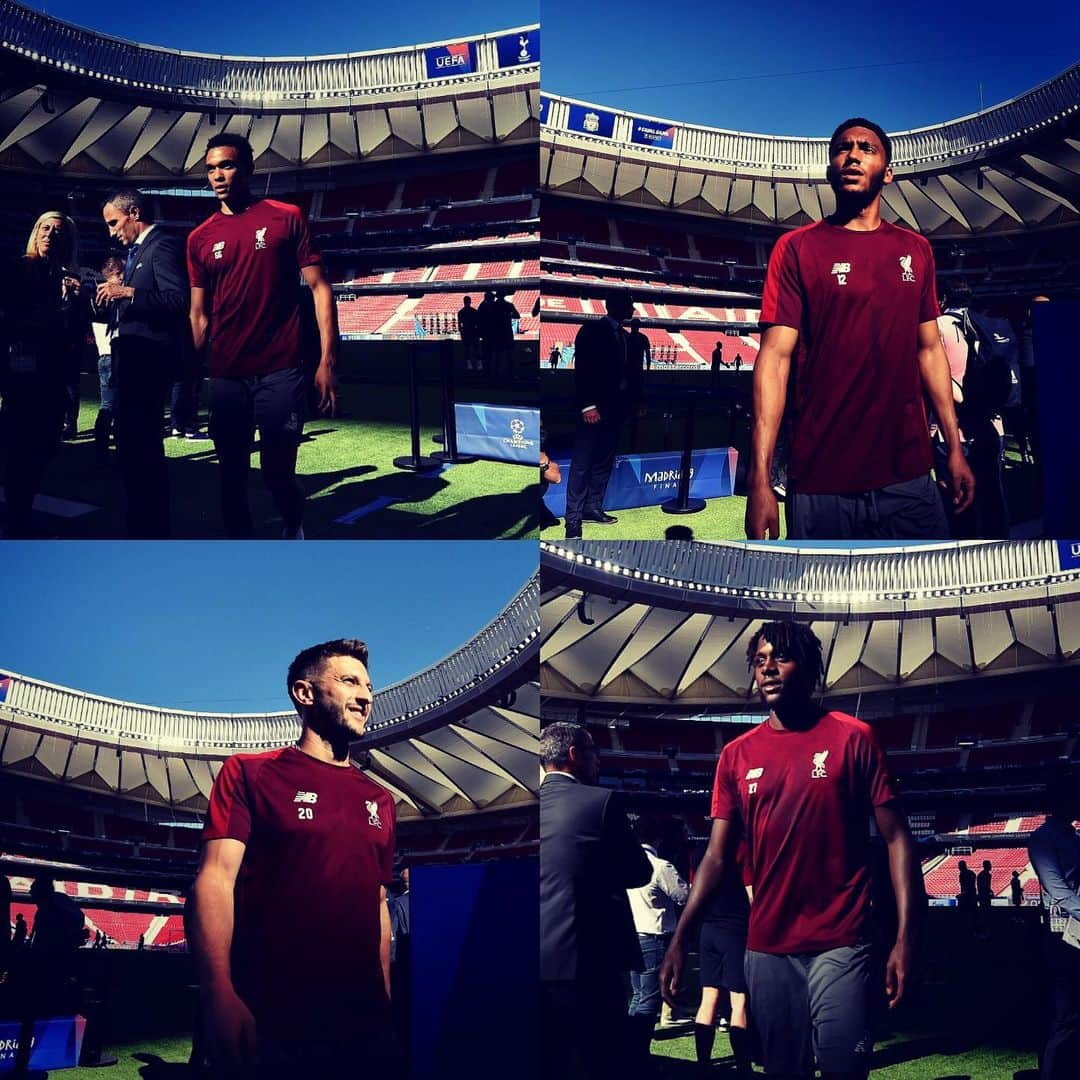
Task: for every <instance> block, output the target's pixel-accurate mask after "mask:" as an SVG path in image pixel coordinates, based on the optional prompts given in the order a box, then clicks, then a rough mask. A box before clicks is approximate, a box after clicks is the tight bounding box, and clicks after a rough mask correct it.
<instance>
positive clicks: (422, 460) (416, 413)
mask: <svg viewBox="0 0 1080 1080" xmlns="http://www.w3.org/2000/svg"><path fill="white" fill-rule="evenodd" d="M409 428H410V433H411V435H412V453H411V454H409V455H408V456H407V457H396V458H394V468H396V469H408V470H409V471H410V472H421V471H422V470H424V469H437V468H438V467H439V465H440V464H442V463H441V462H439V461H436V460H435V458H433V457H424V456H423V455H422V454H421V453H420V379H419V376H418V374H417V371H416V344H415V343H414V344H413V346H412V348H411V349H410V350H409Z"/></svg>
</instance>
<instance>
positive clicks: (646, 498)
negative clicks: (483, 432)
mask: <svg viewBox="0 0 1080 1080" xmlns="http://www.w3.org/2000/svg"><path fill="white" fill-rule="evenodd" d="M458 441H459V443H460V439H459V440H458ZM681 458H682V455H681V454H678V453H660V454H627V455H625V456H619V457H617V458H616V459H615V466H614V468H613V469H612V470H611V479H610V480H608V486H607V491H606V492H605V493H604V509H605V510H628V509H631V508H633V507H636V506H658V505H659V504H660V503H662V502H667V500H668V499H673V498H675V496H676V495H678V494H679V480H680V478H681V476H682V472H681V469H680V467H679V466H680V464H681ZM738 458H739V452H738V451H737V450H736V449H735V447H734V446H727V447H716V448H714V449H710V450H695V451H694V453H693V455H692V456H691V458H690V497H691V498H693V499H721V498H725V497H726V496H728V495H733V494H734V493H735V467H736V465H737V463H738ZM556 461H558V463H559V467H560V468H561V469H562V474H563V482H562V483H561V484H553V485H552V486H551V487H549V488H548V489H547V492H546V493H545V495H544V503H545V505H546V506H547V508H548V509H549V510H550V511H551V512H552V513H553V514H554V515H555V516H556V517H563V516H564V515H565V514H566V480H567V478H568V477H569V475H570V460H569V459H568V458H561V459H560V458H556Z"/></svg>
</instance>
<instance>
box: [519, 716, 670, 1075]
mask: <svg viewBox="0 0 1080 1080" xmlns="http://www.w3.org/2000/svg"><path fill="white" fill-rule="evenodd" d="M540 764H541V767H542V768H543V770H544V778H543V781H542V783H541V784H540V1001H541V1005H540V1011H541V1030H542V1031H543V1032H544V1040H543V1048H542V1051H541V1054H542V1075H543V1076H544V1077H545V1080H561V1078H563V1077H567V1076H570V1075H572V1074H571V1071H570V1070H571V1067H572V1065H573V1062H574V1061H575V1058H576V1060H577V1062H578V1071H577V1072H575V1073H574V1074H573V1075H583V1076H586V1077H589V1078H590V1080H591V1078H593V1077H597V1078H599V1077H607V1076H629V1075H630V1073H629V1067H630V1059H629V1056H628V1054H627V1043H628V1040H627V1034H628V1027H627V1018H626V994H625V990H624V986H623V978H624V973H625V972H627V971H629V970H632V969H640V967H641V949H640V947H639V946H638V942H637V934H636V932H635V930H634V920H633V916H632V915H631V912H630V901H629V899H628V898H627V895H626V890H627V889H630V888H637V887H639V886H641V885H644V884H646V883H647V882H648V881H649V879H650V877H651V876H652V867H651V865H650V863H649V860H648V857H647V856H646V855H645V852H644V850H643V848H642V847H641V845H640V843H639V842H638V840H637V838H636V837H635V836H634V833H633V830H632V829H631V828H630V823H629V821H628V820H627V818H626V815H625V814H624V813H623V811H622V810H621V809H620V808H619V806H618V805H617V804H616V803H615V801H614V794H613V793H612V792H611V791H608V790H606V789H603V788H599V787H596V786H595V785H596V781H597V777H598V768H597V757H596V748H595V746H594V745H593V741H592V738H591V737H590V736H589V733H588V732H587V731H586V730H585V728H584V727H582V726H581V725H579V724H565V723H556V724H549V725H548V726H547V727H546V728H545V729H544V731H543V733H542V735H541V737H540Z"/></svg>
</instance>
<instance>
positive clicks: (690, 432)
mask: <svg viewBox="0 0 1080 1080" xmlns="http://www.w3.org/2000/svg"><path fill="white" fill-rule="evenodd" d="M696 401H697V395H695V394H690V395H689V397H688V399H687V403H686V426H685V428H684V429H683V448H682V458H681V460H680V461H679V494H678V495H676V496H675V498H674V499H668V501H667V502H665V503H661V504H660V509H661V510H663V511H664V513H665V514H696V513H697V512H698V511H699V510H704V509H705V500H704V499H691V498H690V467H691V460H692V455H693V453H694V409H695V407H696Z"/></svg>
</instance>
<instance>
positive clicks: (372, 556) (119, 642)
mask: <svg viewBox="0 0 1080 1080" xmlns="http://www.w3.org/2000/svg"><path fill="white" fill-rule="evenodd" d="M537 557H538V556H537V545H536V544H535V543H529V542H527V541H522V542H515V541H504V542H498V541H489V542H475V543H469V542H460V543H451V542H446V541H443V542H423V541H409V542H399V543H395V542H379V541H363V542H345V541H329V542H323V543H312V542H305V543H300V544H288V543H268V542H264V543H252V544H243V543H235V542H233V543H229V542H220V543H212V542H208V541H201V542H198V543H164V544H140V543H135V542H123V543H90V542H75V543H7V544H3V543H0V567H3V582H4V585H3V591H4V605H3V609H4V618H3V619H2V620H0V668H4V669H5V670H8V671H15V672H18V673H20V674H23V675H30V676H34V677H37V678H41V679H45V680H47V681H48V682H53V683H59V684H60V685H63V686H71V687H75V688H77V689H80V690H88V691H92V692H95V693H100V694H105V695H107V696H109V697H117V698H122V699H125V700H128V701H136V702H140V703H143V704H152V705H167V706H173V707H177V708H190V709H203V710H207V711H213V712H242V711H246V710H256V711H268V712H269V711H274V710H279V709H287V708H289V702H288V698H287V697H286V695H285V688H284V682H285V672H286V670H287V669H288V666H289V662H290V661H291V660H292V658H293V657H294V656H295V655H296V654H297V653H298V652H299V651H300V650H301V649H303V648H305V647H306V646H308V645H312V644H314V643H316V642H319V641H327V640H329V639H332V638H338V637H359V638H361V639H363V640H364V641H366V642H367V643H368V647H369V649H370V651H371V673H372V677H373V681H374V683H375V688H376V692H377V691H378V688H379V686H380V685H382V686H386V685H388V684H390V683H392V682H395V681H396V680H398V679H401V678H404V677H406V676H409V675H412V674H413V673H414V672H417V671H420V670H421V669H423V668H424V667H426V666H428V665H429V664H431V663H432V662H433V661H436V660H440V659H442V657H443V656H445V655H446V654H447V653H449V652H452V651H453V650H454V649H456V648H457V647H458V646H459V645H462V644H463V643H464V642H465V641H466V640H468V638H469V637H471V636H472V635H473V634H474V633H475V632H476V631H477V630H479V629H480V628H481V627H483V626H484V625H486V624H487V623H488V622H489V621H490V620H491V618H492V617H493V616H495V615H496V614H497V613H498V612H499V611H500V610H501V609H502V608H503V607H504V606H505V604H506V602H507V601H508V600H509V599H510V598H511V597H512V596H514V594H515V593H516V592H517V591H518V589H519V588H520V587H521V586H522V585H523V584H524V583H525V582H526V581H527V580H528V579H529V577H530V576H531V575H532V573H533V572H534V571H535V569H536V565H537Z"/></svg>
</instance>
